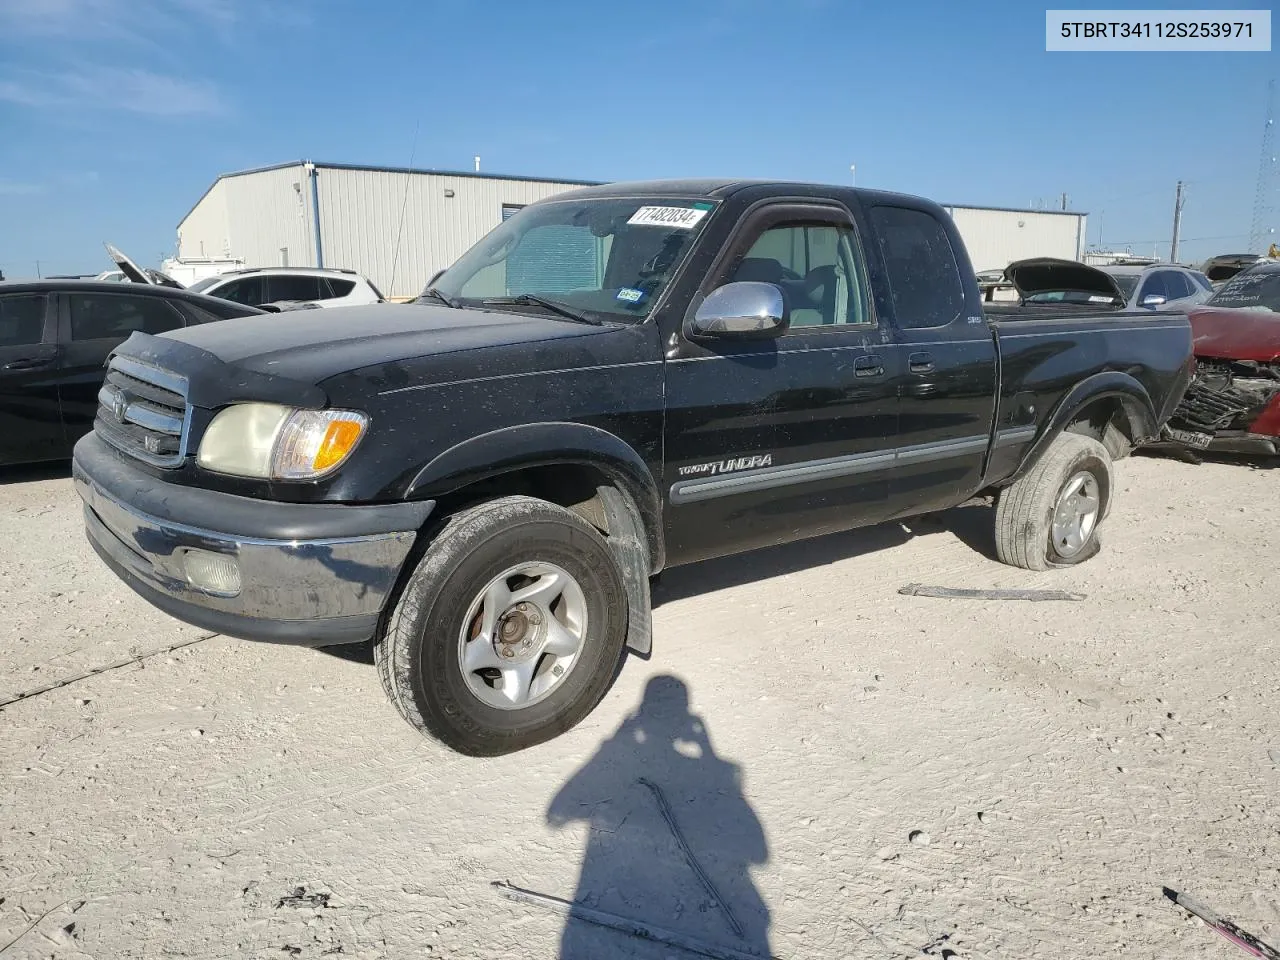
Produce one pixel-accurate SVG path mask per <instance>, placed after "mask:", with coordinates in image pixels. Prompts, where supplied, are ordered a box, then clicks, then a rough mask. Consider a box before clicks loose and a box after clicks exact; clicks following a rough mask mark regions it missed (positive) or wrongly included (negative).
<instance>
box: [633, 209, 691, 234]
mask: <svg viewBox="0 0 1280 960" xmlns="http://www.w3.org/2000/svg"><path fill="white" fill-rule="evenodd" d="M706 215H707V211H705V210H697V209H695V208H693V207H641V208H640V209H639V210H637V211H636V212H635V213H633V214H632V215H631V219H630V220H628V221H627V223H629V224H636V225H638V226H644V227H679V228H680V229H681V230H692V229H693V228H694V227H696V226H697V225H698V221H699V220H701V219H702V218H703V217H705V216H706Z"/></svg>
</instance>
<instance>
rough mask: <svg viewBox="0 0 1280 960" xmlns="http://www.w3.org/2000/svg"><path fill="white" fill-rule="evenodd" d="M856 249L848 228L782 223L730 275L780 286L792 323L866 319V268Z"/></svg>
mask: <svg viewBox="0 0 1280 960" xmlns="http://www.w3.org/2000/svg"><path fill="white" fill-rule="evenodd" d="M857 249H858V247H857V242H856V240H855V238H854V236H853V231H852V230H849V229H848V228H846V227H839V226H835V225H832V224H805V223H787V224H781V225H779V226H775V227H770V228H769V229H767V230H765V231H764V232H763V233H761V234H760V236H759V237H758V238H757V239H756V241H755V243H753V244H752V245H751V249H750V250H748V251H747V254H746V256H744V257H743V258H742V260H741V261H740V262H739V264H738V266H737V267H736V268H735V269H734V271H733V274H732V276H731V277H730V279H731V280H733V281H742V280H756V281H762V282H764V283H772V284H775V285H776V286H778V287H779V288H781V290H782V294H783V298H784V299H785V301H786V304H787V307H788V309H789V311H790V315H791V326H792V327H829V326H843V325H848V324H860V323H869V322H871V309H870V301H869V298H868V296H867V279H866V270H865V268H864V266H863V263H862V259H861V257H859V256H858V254H857V252H856V251H857Z"/></svg>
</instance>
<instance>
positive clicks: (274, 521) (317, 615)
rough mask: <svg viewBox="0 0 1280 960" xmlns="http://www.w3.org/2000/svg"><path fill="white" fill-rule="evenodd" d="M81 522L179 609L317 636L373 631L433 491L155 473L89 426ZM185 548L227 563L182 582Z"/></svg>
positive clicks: (178, 612)
mask: <svg viewBox="0 0 1280 960" xmlns="http://www.w3.org/2000/svg"><path fill="white" fill-rule="evenodd" d="M72 477H73V479H74V481H75V487H76V492H77V493H78V494H79V495H80V497H81V499H82V500H83V501H84V516H85V532H86V533H87V534H88V537H89V542H90V543H91V544H92V546H93V548H94V550H96V551H97V553H98V555H99V556H100V557H101V558H102V559H103V561H104V562H105V563H106V564H107V566H108V567H110V568H111V570H112V571H113V572H114V573H115V574H116V576H118V577H119V578H120V579H121V580H123V581H124V582H125V583H126V584H128V585H129V586H130V587H131V588H133V590H135V591H136V592H137V593H138V594H140V595H141V596H142V597H143V598H144V599H145V600H147V601H148V602H150V603H151V604H153V605H154V606H156V607H159V608H160V609H161V610H163V611H164V612H165V613H168V614H170V615H171V616H173V617H176V618H178V619H179V620H184V621H186V622H187V623H192V624H195V625H196V626H198V627H203V628H204V629H207V630H215V631H217V632H218V633H223V634H226V635H228V636H233V637H241V638H243V639H246V640H264V641H272V642H277V643H296V644H302V645H305V646H327V645H330V644H338V643H358V642H360V641H364V640H368V639H370V638H371V637H373V635H374V633H375V632H376V630H377V625H378V620H379V617H380V616H381V614H382V610H383V607H384V606H385V605H386V602H387V599H388V597H389V596H390V594H391V591H392V589H393V588H394V587H395V584H396V580H397V578H398V577H399V575H400V569H401V567H402V566H403V565H404V562H405V558H406V557H407V556H408V554H409V550H410V548H411V547H412V546H413V542H414V540H415V538H416V537H417V531H418V530H419V529H420V528H421V526H422V524H423V523H424V522H425V521H426V519H427V517H428V516H429V515H430V514H431V510H432V509H433V508H434V506H435V503H434V501H430V500H426V501H419V502H414V503H396V504H379V505H371V506H350V505H346V504H292V503H276V502H273V501H265V500H255V499H252V498H249V497H238V496H232V495H231V494H226V493H221V492H218V491H214V490H204V489H199V488H195V487H184V486H178V485H175V484H168V483H164V482H163V481H161V480H157V479H156V478H155V477H152V476H151V475H150V474H147V473H144V472H143V471H141V470H139V469H138V468H137V467H135V466H133V465H132V464H131V463H129V461H128V460H127V459H125V458H124V457H123V456H121V455H119V454H117V453H116V452H115V451H114V450H112V449H111V448H110V447H108V446H107V445H106V444H105V443H103V442H102V441H101V440H99V439H98V438H97V437H95V436H94V435H93V434H90V435H88V436H86V437H84V438H83V439H82V440H80V442H79V443H77V444H76V449H75V457H74V460H73V464H72ZM191 551H198V552H201V551H202V552H203V555H207V554H217V555H219V557H220V558H222V560H221V561H220V562H225V561H230V562H231V563H233V564H234V568H235V570H236V571H238V574H239V577H238V579H239V587H238V589H237V590H236V591H235V592H234V594H232V593H230V591H229V590H226V589H223V590H221V591H219V592H214V591H211V590H209V589H201V588H199V587H197V586H194V585H193V584H192V582H191V581H192V574H191V572H190V571H189V570H188V566H187V558H188V556H189V554H190V552H191Z"/></svg>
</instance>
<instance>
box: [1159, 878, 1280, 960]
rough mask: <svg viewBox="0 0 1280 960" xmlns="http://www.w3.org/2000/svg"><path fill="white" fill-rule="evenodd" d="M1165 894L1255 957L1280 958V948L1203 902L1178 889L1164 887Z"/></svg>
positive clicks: (1267, 959) (1265, 958)
mask: <svg viewBox="0 0 1280 960" xmlns="http://www.w3.org/2000/svg"><path fill="white" fill-rule="evenodd" d="M1164 895H1165V896H1166V897H1168V898H1169V899H1170V900H1172V901H1173V902H1174V903H1176V904H1177V905H1178V906H1180V907H1181V908H1182V909H1183V910H1186V911H1187V912H1188V913H1192V914H1194V915H1195V916H1197V917H1199V918H1200V919H1201V920H1203V921H1204V922H1205V923H1206V924H1207V925H1208V926H1209V929H1210V930H1212V931H1213V932H1214V933H1216V934H1218V936H1220V937H1222V938H1223V939H1225V940H1228V941H1230V942H1231V943H1234V944H1235V945H1236V946H1237V947H1239V948H1240V949H1241V950H1243V951H1244V952H1245V953H1248V954H1250V955H1252V956H1255V957H1261V958H1262V960H1280V950H1277V949H1276V948H1275V947H1272V946H1269V945H1268V944H1265V943H1263V942H1262V941H1261V940H1259V939H1258V938H1257V937H1255V936H1254V935H1253V934H1251V933H1247V932H1246V931H1244V930H1241V929H1240V928H1239V927H1237V926H1236V925H1235V924H1234V923H1232V922H1231V921H1230V920H1226V919H1224V918H1222V917H1220V916H1218V914H1216V913H1214V912H1213V911H1212V910H1210V909H1209V908H1208V907H1206V906H1205V905H1204V904H1203V903H1200V902H1199V901H1198V900H1192V899H1191V898H1190V897H1188V896H1187V895H1186V894H1185V893H1178V892H1177V891H1176V890H1170V889H1169V888H1168V887H1165V888H1164Z"/></svg>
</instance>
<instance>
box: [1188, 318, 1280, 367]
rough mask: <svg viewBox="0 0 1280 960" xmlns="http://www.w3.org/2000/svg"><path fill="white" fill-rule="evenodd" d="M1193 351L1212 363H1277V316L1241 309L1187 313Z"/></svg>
mask: <svg viewBox="0 0 1280 960" xmlns="http://www.w3.org/2000/svg"><path fill="white" fill-rule="evenodd" d="M1187 316H1188V317H1189V318H1190V320H1191V335H1192V339H1193V344H1192V349H1193V351H1194V352H1195V355H1196V356H1197V357H1206V358H1211V359H1215V360H1253V361H1256V362H1258V363H1276V362H1277V361H1280V313H1275V312H1273V311H1271V310H1248V309H1243V308H1240V307H1200V308H1198V309H1195V310H1192V311H1190V312H1189V313H1188V314H1187Z"/></svg>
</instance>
